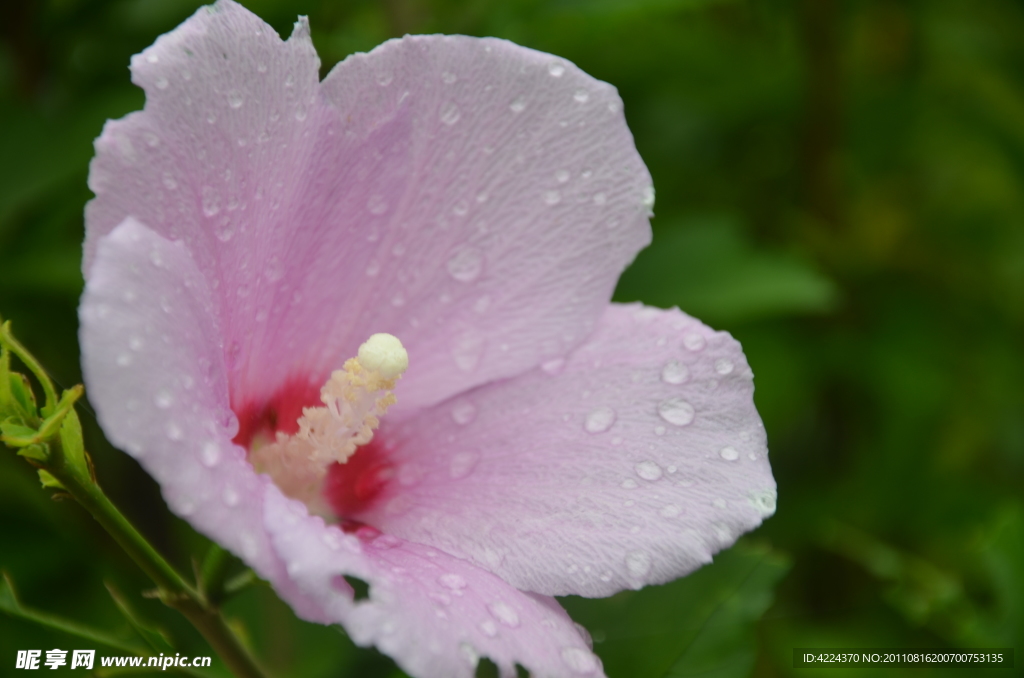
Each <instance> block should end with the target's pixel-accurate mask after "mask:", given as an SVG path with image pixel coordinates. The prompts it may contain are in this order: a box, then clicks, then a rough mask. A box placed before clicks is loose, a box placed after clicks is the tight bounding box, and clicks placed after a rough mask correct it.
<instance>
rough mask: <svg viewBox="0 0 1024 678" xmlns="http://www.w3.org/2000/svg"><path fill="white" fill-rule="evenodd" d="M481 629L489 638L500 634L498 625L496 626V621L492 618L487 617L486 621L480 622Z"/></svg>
mask: <svg viewBox="0 0 1024 678" xmlns="http://www.w3.org/2000/svg"><path fill="white" fill-rule="evenodd" d="M480 630H481V631H483V632H484V635H485V636H487V637H489V638H493V637H494V636H496V635H498V627H497V626H495V625H494V622H492V621H491V620H490V619H485V620H484V621H482V622H480Z"/></svg>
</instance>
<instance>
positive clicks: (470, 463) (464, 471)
mask: <svg viewBox="0 0 1024 678" xmlns="http://www.w3.org/2000/svg"><path fill="white" fill-rule="evenodd" d="M478 461H480V455H479V454H477V453H476V452H457V453H455V454H453V455H452V458H451V461H450V462H449V464H448V475H449V476H451V478H452V479H453V480H459V479H460V478H465V477H466V476H468V475H469V474H470V473H472V472H473V469H474V468H475V467H476V463H477V462H478Z"/></svg>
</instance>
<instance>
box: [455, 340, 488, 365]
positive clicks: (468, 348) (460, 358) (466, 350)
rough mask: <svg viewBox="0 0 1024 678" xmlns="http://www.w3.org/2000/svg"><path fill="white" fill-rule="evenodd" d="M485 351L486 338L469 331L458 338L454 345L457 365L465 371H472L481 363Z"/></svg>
mask: <svg viewBox="0 0 1024 678" xmlns="http://www.w3.org/2000/svg"><path fill="white" fill-rule="evenodd" d="M483 351H484V338H483V337H482V336H480V335H479V334H475V333H467V334H464V335H462V336H461V337H459V338H458V340H456V342H455V345H454V346H453V347H452V358H454V359H455V365H456V366H457V367H458V368H459V369H460V370H462V371H463V372H472V371H473V370H475V369H476V366H477V365H479V364H480V356H481V355H482V354H483Z"/></svg>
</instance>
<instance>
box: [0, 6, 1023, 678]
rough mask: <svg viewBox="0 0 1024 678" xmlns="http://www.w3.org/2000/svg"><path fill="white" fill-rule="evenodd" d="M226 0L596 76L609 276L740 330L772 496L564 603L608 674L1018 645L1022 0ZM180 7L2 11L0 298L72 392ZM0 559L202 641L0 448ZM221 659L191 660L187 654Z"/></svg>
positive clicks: (60, 638)
mask: <svg viewBox="0 0 1024 678" xmlns="http://www.w3.org/2000/svg"><path fill="white" fill-rule="evenodd" d="M246 4H247V6H248V7H249V8H250V9H252V10H253V11H255V12H256V13H257V14H259V15H261V16H262V17H263V18H265V19H266V20H267V21H268V22H270V23H271V24H272V25H273V26H274V27H275V28H276V29H277V30H278V31H279V32H281V33H283V34H284V35H287V34H288V33H290V30H291V24H292V22H293V21H294V20H295V16H296V15H297V14H300V13H301V14H308V15H309V17H310V22H311V24H312V31H313V41H314V43H315V45H316V47H317V50H318V51H319V54H320V57H321V59H322V61H323V64H324V73H326V71H327V70H329V68H330V67H331V66H333V65H334V64H335V63H336V62H337V61H339V60H341V59H343V58H344V57H345V56H346V55H347V54H349V53H351V52H354V51H365V50H368V49H371V48H372V47H374V46H375V45H376V44H378V43H380V42H381V41H383V40H385V39H387V38H389V37H392V36H397V35H401V34H403V33H406V32H413V33H416V32H443V33H466V34H471V35H495V36H499V37H504V38H508V39H511V40H514V41H515V42H518V43H520V44H523V45H527V46H529V47H534V48H536V49H540V50H543V51H547V52H552V53H555V54H558V55H561V56H563V57H565V58H568V59H570V60H572V61H574V62H575V63H576V64H578V65H579V66H580V67H582V68H583V69H584V70H586V71H587V72H589V73H591V74H592V75H594V76H595V77H597V78H599V79H602V80H605V81H608V82H610V83H612V84H614V85H615V86H616V87H618V89H619V91H620V93H621V95H622V98H623V99H624V101H625V111H626V116H627V119H628V121H629V124H630V127H631V129H632V131H633V134H634V135H635V137H636V143H637V146H638V148H639V150H640V153H641V155H642V156H643V158H644V160H645V161H646V162H647V165H648V167H649V168H650V170H651V173H652V174H653V176H654V184H655V187H656V189H657V205H656V212H657V217H656V218H655V219H654V222H653V224H654V233H655V236H654V244H653V246H652V247H651V248H650V249H648V250H647V251H645V252H644V253H642V254H641V255H640V257H639V258H638V260H637V262H636V264H635V265H634V266H633V267H632V268H631V269H630V270H628V271H627V272H626V273H625V275H624V276H623V278H622V281H621V284H620V286H619V289H618V291H617V292H616V298H617V299H618V300H622V301H631V300H636V299H640V300H643V301H645V302H647V303H650V304H655V305H659V306H673V305H679V306H680V307H681V308H683V309H684V310H685V311H687V312H689V313H691V314H693V315H695V316H698V317H700V318H701V319H703V320H705V321H706V322H708V323H709V324H711V325H712V326H714V327H716V328H720V329H725V330H728V331H730V332H732V333H733V334H734V335H735V336H736V337H737V338H738V339H740V341H741V342H742V343H743V346H744V348H745V351H746V353H747V356H748V358H749V360H750V363H751V365H752V367H753V369H754V373H755V375H756V386H757V391H756V394H755V398H756V401H757V406H758V409H759V410H760V412H761V414H762V416H763V418H764V422H765V426H766V428H767V431H768V438H769V444H770V449H771V461H772V466H773V469H774V472H775V476H776V478H777V480H778V485H779V502H778V505H779V510H778V513H777V515H776V516H775V517H773V518H771V519H770V520H768V521H767V522H766V523H765V525H764V526H762V527H761V528H760V529H759V530H757V531H756V532H754V533H753V534H751V535H748V536H747V537H744V538H743V539H742V540H741V541H740V543H739V544H738V545H737V546H736V547H734V548H733V549H731V550H730V551H728V552H725V553H722V554H720V555H719V556H718V557H716V559H715V563H714V564H712V565H710V566H708V567H705V568H704V569H702V570H700V571H699V572H697V573H695V574H693V575H691V576H690V577H687V578H685V579H682V580H679V581H677V582H675V583H672V584H669V585H666V586H662V587H649V588H647V589H644V590H642V591H639V592H628V593H622V594H619V595H617V596H614V597H613V598H610V599H605V600H583V599H576V598H569V599H566V600H565V601H564V603H565V605H566V606H567V607H568V609H569V610H570V612H571V613H572V614H573V616H574V618H575V619H577V620H578V621H579V622H580V623H582V624H583V625H584V626H586V627H587V628H588V629H589V630H590V632H591V634H592V635H593V638H594V642H595V645H594V648H595V650H596V651H597V652H598V653H599V654H600V655H601V657H602V659H603V660H604V663H605V667H606V669H607V671H608V673H609V674H610V675H611V676H612V678H616V677H624V676H629V677H640V678H643V677H648V676H651V677H661V676H707V677H716V678H718V677H721V678H725V677H729V676H747V675H755V676H791V675H792V676H801V677H804V678H812V677H813V676H818V675H823V674H828V675H833V674H835V675H843V676H852V675H879V676H882V675H885V676H889V675H892V676H903V675H908V676H911V675H912V676H915V677H917V676H931V675H939V674H942V675H947V674H948V675H968V673H969V669H937V668H934V667H933V668H898V667H891V668H888V669H879V670H870V671H869V670H857V669H854V670H852V671H851V670H845V671H844V670H836V669H833V670H829V669H815V668H801V669H794V668H793V667H792V648H793V647H806V646H823V647H868V646H873V647H948V648H956V647H1016V650H1017V654H1018V657H1017V666H1018V667H1020V666H1021V665H1022V663H1024V657H1021V656H1020V654H1021V653H1022V652H1024V642H1021V641H1022V640H1024V498H1022V497H1024V491H1022V490H1024V351H1022V339H1024V331H1022V330H1024V3H1022V2H1019V1H1017V0H964V1H961V2H953V1H947V0H917V1H914V0H907V1H897V0H848V1H839V0H805V1H797V0H765V1H763V2H753V1H742V0H731V1H730V0H721V1H710V0H597V1H594V2H586V1H584V0H516V1H512V2H508V1H506V2H498V1H496V0H473V1H471V2H464V3H459V2H449V1H444V0H390V1H388V2H365V1H363V2H359V1H352V2H328V1H326V0H324V1H320V2H314V1H309V2H305V1H302V2H286V1H284V0H252V1H251V2H248V3H246ZM197 6H198V3H196V2H187V1H184V0H168V1H164V2H160V1H157V0H113V1H108V0H48V1H46V0H34V1H31V2H24V3H19V2H9V3H3V4H2V6H0V32H2V38H0V39H2V41H0V314H2V315H3V316H4V317H5V318H9V319H12V320H13V321H14V326H15V330H16V332H17V333H18V335H19V337H20V338H21V339H22V341H23V342H24V343H25V344H26V345H28V346H29V347H30V349H31V350H33V351H34V352H35V353H36V354H37V355H38V357H39V358H40V359H41V360H42V361H43V363H44V364H45V365H46V366H47V368H48V369H49V370H50V371H51V372H52V374H53V375H54V377H55V379H57V380H58V381H59V382H60V383H62V384H63V385H65V386H70V385H71V384H73V383H77V382H78V381H79V380H80V379H81V375H80V372H79V355H78V347H77V343H76V326H77V319H76V306H77V303H78V297H79V294H80V292H81V289H82V279H81V275H80V273H79V260H80V256H81V241H82V237H83V224H82V208H83V205H84V204H85V202H86V201H87V200H88V199H89V197H90V194H89V191H88V189H87V188H86V183H85V180H86V174H87V165H88V161H89V158H90V157H91V155H92V147H91V142H92V139H93V138H95V137H96V136H97V135H98V134H99V131H100V129H101V126H102V124H103V121H104V120H105V119H106V118H115V117H120V116H122V115H124V114H125V113H127V112H129V111H132V110H135V109H138V108H141V106H142V103H143V96H142V93H141V91H140V90H137V89H136V88H134V87H133V86H132V85H131V84H130V82H129V76H128V70H127V65H128V61H129V58H130V56H131V55H132V54H134V53H137V52H139V51H141V50H142V49H143V48H145V47H146V46H148V45H149V44H151V43H152V42H153V41H154V39H155V38H156V36H158V35H159V34H161V33H164V32H166V31H168V30H170V29H172V28H173V27H174V26H175V25H177V24H178V23H179V22H181V21H182V20H184V19H185V18H186V17H187V16H188V15H189V14H191V13H192V12H193V11H194V10H195V8H196V7H197ZM82 416H83V422H84V424H85V426H86V429H87V430H86V435H87V445H88V447H89V449H90V451H91V452H92V454H93V457H94V459H95V461H96V465H97V468H98V473H99V477H100V480H101V482H102V483H103V485H104V486H105V487H106V488H107V490H108V492H109V493H110V495H111V496H112V497H113V498H114V499H115V501H116V502H117V503H118V504H119V505H120V506H122V507H123V509H124V510H125V512H126V513H127V514H128V515H129V516H130V517H131V518H132V519H133V521H135V522H136V524H137V525H138V526H139V527H140V528H141V529H142V530H143V532H144V533H145V534H146V535H147V536H148V537H149V538H150V539H151V540H152V541H153V542H154V543H155V544H156V545H157V546H158V547H159V548H160V549H161V550H162V551H163V552H164V553H166V554H167V555H168V557H169V558H170V559H171V560H172V561H173V562H175V563H176V564H177V565H179V566H180V567H181V568H182V569H183V570H190V569H191V561H192V559H194V558H201V556H202V553H203V552H204V550H205V548H206V545H207V543H206V541H205V540H204V539H203V538H202V537H199V536H198V535H196V534H195V533H194V532H193V531H192V530H191V529H190V528H189V527H188V525H187V524H185V523H183V522H182V521H180V520H178V519H176V518H175V517H173V516H172V515H171V514H170V513H169V512H168V511H167V509H166V508H165V506H164V504H163V502H162V500H161V498H160V494H159V489H158V488H157V487H156V485H155V484H154V483H153V482H152V481H151V480H150V479H149V478H148V477H147V476H146V475H145V474H144V473H143V472H142V471H141V470H140V469H139V467H138V466H137V465H136V464H135V462H134V461H132V460H131V459H130V458H128V457H127V456H126V455H124V454H122V453H120V452H118V451H116V450H113V449H111V448H110V447H109V445H108V444H107V443H105V442H104V441H103V439H102V436H101V434H100V432H99V431H98V429H97V427H96V425H95V421H94V420H91V419H90V416H89V414H88V413H83V415H82ZM0 569H2V570H4V571H6V572H7V573H9V575H10V576H11V579H12V581H13V582H14V583H15V586H16V588H17V590H18V595H19V597H20V599H21V600H22V603H23V604H25V605H26V606H31V607H33V608H35V609H38V610H43V611H46V612H49V613H52V614H57V615H61V616H64V617H67V618H71V619H74V620H77V621H80V622H83V623H88V624H90V625H92V626H95V627H97V628H102V629H105V630H107V631H108V632H110V633H113V634H115V635H118V636H119V637H120V638H122V639H124V640H125V641H126V642H132V643H136V644H139V643H143V642H145V639H146V638H148V639H149V640H150V641H151V642H152V643H154V645H153V647H164V646H163V645H161V643H163V642H166V641H165V640H162V639H158V638H157V637H156V636H155V635H154V634H153V633H151V632H150V631H146V630H145V629H158V630H159V631H160V632H162V633H163V634H164V636H165V637H166V639H167V641H169V642H170V643H172V644H173V646H174V647H175V648H176V649H177V650H178V651H180V652H182V653H184V654H192V655H197V654H210V652H209V651H208V650H207V649H206V648H205V646H204V644H203V642H202V640H201V639H199V637H198V636H197V635H196V634H195V632H194V631H192V630H191V628H190V627H187V626H186V625H184V623H183V622H182V620H181V619H179V618H178V617H177V616H176V613H174V612H172V611H170V610H168V609H165V608H163V607H162V605H160V604H159V603H157V602H155V601H153V600H150V599H147V598H145V596H144V595H143V593H144V591H145V590H146V588H147V582H146V580H145V579H144V578H143V577H142V575H141V574H140V573H139V572H138V571H137V569H136V568H135V567H134V566H133V565H132V563H131V562H130V561H129V560H128V559H127V558H126V557H125V556H124V555H123V554H122V553H121V552H120V551H119V550H118V549H117V548H116V546H115V545H114V544H113V542H112V541H111V540H110V539H109V538H108V537H107V536H106V535H105V534H104V533H102V532H101V531H100V529H99V527H98V526H97V525H96V524H95V522H94V521H93V520H92V519H91V518H90V517H89V516H88V515H86V514H85V513H84V512H83V511H82V510H81V509H80V508H79V507H77V506H76V505H74V504H73V503H72V502H54V501H51V500H50V499H49V498H47V496H46V493H45V492H43V491H42V490H41V489H40V488H39V486H38V482H37V481H36V480H35V477H34V475H33V473H32V471H31V469H30V468H29V467H28V465H27V464H25V463H24V462H23V461H22V460H20V459H18V458H16V457H15V456H14V454H13V453H10V452H2V453H0ZM105 584H107V585H116V590H117V591H119V596H120V598H122V599H123V601H124V602H125V604H126V605H127V606H129V607H130V608H131V609H132V611H133V612H132V613H133V615H134V616H135V617H136V625H137V626H138V627H139V628H140V629H143V630H142V631H141V632H140V631H139V630H136V629H134V628H133V623H132V622H131V621H130V620H129V619H128V618H127V617H126V616H125V614H124V613H123V612H122V611H121V610H120V609H119V607H118V605H117V604H116V603H115V602H114V600H113V599H112V597H111V595H110V594H109V593H108V590H107V586H105ZM10 606H11V603H10V599H9V597H8V593H7V592H6V591H3V590H0V610H3V609H9V608H10ZM227 610H228V614H229V616H230V617H232V618H234V619H236V620H237V621H238V623H239V624H240V625H241V626H242V627H244V634H245V636H246V637H247V638H248V639H249V640H250V642H251V643H252V644H253V646H254V647H255V648H256V651H257V653H258V654H259V655H260V656H261V657H262V658H263V659H264V660H265V662H266V663H267V665H268V666H270V667H271V668H272V669H273V670H274V671H275V672H276V674H277V675H280V676H298V677H313V676H359V677H362V676H397V675H401V673H400V672H399V671H398V670H397V669H396V668H395V666H394V664H393V663H392V662H391V661H390V660H389V659H388V658H386V657H383V656H381V655H380V654H378V653H376V652H375V651H372V650H362V649H358V648H355V647H354V646H353V645H352V644H351V642H350V641H349V640H348V639H347V637H346V636H345V635H344V633H343V632H341V631H340V630H338V629H336V628H328V627H321V626H316V625H312V624H307V623H304V622H300V621H298V620H297V619H296V618H295V617H294V616H293V615H292V613H291V612H290V610H289V609H288V608H287V606H285V605H284V604H282V603H281V602H279V601H278V600H277V599H276V598H275V596H274V595H273V593H272V592H271V591H270V590H269V588H268V587H266V586H265V585H262V584H257V585H255V586H253V587H251V588H249V589H247V590H246V591H244V592H243V593H241V594H239V595H238V596H237V597H236V598H235V599H234V600H232V601H231V602H230V603H229V604H228V606H227ZM54 647H57V648H64V649H70V648H72V647H96V648H97V649H99V650H100V653H101V654H104V653H106V654H118V652H116V651H113V650H110V649H109V648H103V647H101V646H98V645H96V644H91V645H90V644H88V643H82V642H81V641H77V640H75V639H74V638H72V637H70V636H67V635H64V634H62V633H60V632H57V631H52V630H49V629H46V628H44V627H42V626H39V625H37V624H34V623H32V622H29V621H25V620H24V619H21V618H19V617H17V616H15V615H11V614H9V613H8V614H4V613H3V612H2V611H0V674H2V675H8V674H10V673H15V672H14V670H13V668H12V667H13V666H14V655H15V653H16V650H18V649H25V648H39V649H44V650H45V649H51V648H54ZM158 651H163V650H158ZM1017 670H1018V671H1020V670H1021V669H1020V668H1018V669H1017ZM223 671H224V670H223V666H222V665H219V662H218V661H217V660H216V659H215V660H214V669H213V671H212V672H207V675H218V674H223ZM487 672H488V667H487V666H484V667H483V668H482V669H481V672H480V674H481V675H486V674H487ZM17 673H18V674H20V672H17ZM1009 673H1010V672H1008V671H1007V672H996V673H993V674H992V675H1008V674H1009ZM21 675H28V674H21Z"/></svg>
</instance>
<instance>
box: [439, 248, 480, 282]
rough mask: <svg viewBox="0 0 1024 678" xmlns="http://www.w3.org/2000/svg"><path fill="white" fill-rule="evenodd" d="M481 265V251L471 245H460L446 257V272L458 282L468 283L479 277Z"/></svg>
mask: <svg viewBox="0 0 1024 678" xmlns="http://www.w3.org/2000/svg"><path fill="white" fill-rule="evenodd" d="M483 267H484V255H483V252H481V251H480V250H478V249H477V248H475V247H473V246H472V245H466V246H464V247H460V248H459V249H457V250H456V251H455V252H454V253H453V254H452V255H451V257H449V258H448V264H447V268H448V274H449V275H450V276H451V277H452V278H454V279H455V280H458V281H459V282H463V283H468V282H472V281H474V280H476V279H477V278H478V277H480V272H481V271H482V270H483Z"/></svg>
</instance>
